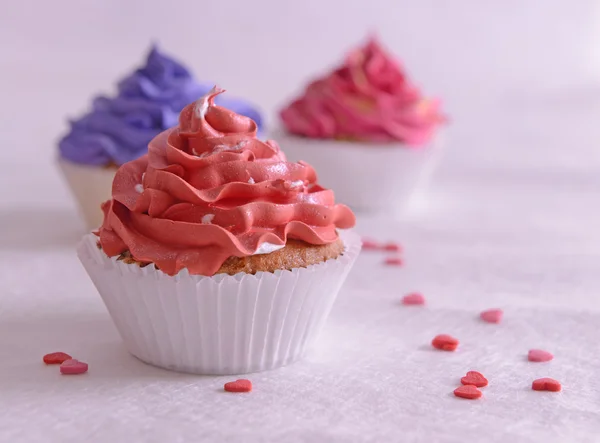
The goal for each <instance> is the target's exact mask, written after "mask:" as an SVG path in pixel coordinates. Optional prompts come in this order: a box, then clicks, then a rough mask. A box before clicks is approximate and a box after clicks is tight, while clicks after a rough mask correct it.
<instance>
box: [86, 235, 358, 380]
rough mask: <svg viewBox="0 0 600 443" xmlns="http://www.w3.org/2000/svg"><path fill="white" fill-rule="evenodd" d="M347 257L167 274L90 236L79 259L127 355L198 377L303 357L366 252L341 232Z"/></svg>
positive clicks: (271, 366)
mask: <svg viewBox="0 0 600 443" xmlns="http://www.w3.org/2000/svg"><path fill="white" fill-rule="evenodd" d="M340 237H341V239H342V241H343V244H344V251H343V254H342V255H340V256H338V257H337V258H335V259H330V260H327V261H324V262H322V263H319V264H316V265H311V266H308V267H306V268H294V269H292V270H277V271H275V272H274V273H270V272H256V273H255V274H254V275H252V274H248V273H242V272H240V273H237V274H235V275H227V274H218V275H215V276H213V277H204V276H199V275H190V274H189V273H188V272H187V270H183V271H181V272H179V273H178V274H177V275H175V276H169V275H166V274H164V273H163V272H161V271H160V270H158V269H156V268H155V267H154V266H144V267H141V266H139V265H138V264H136V263H126V262H125V261H124V260H118V259H117V257H113V258H109V257H108V256H107V255H106V254H105V253H104V252H103V251H102V250H101V249H99V248H98V246H97V241H98V240H97V237H96V236H95V235H93V234H88V235H87V236H85V237H84V239H83V240H82V242H81V244H80V245H79V247H78V255H79V258H80V260H81V262H82V264H83V265H84V267H85V269H86V270H87V272H88V274H89V275H90V277H91V279H92V281H93V282H94V284H95V286H96V288H97V289H98V292H99V293H100V295H101V296H102V299H103V300H104V303H105V304H106V307H107V309H108V311H109V313H110V315H111V317H112V319H113V321H114V323H115V325H116V326H117V329H118V331H119V333H120V334H121V337H122V338H123V340H124V342H125V345H126V347H127V349H128V350H129V352H130V353H131V354H133V355H134V356H135V357H137V358H139V359H140V360H142V361H144V362H146V363H149V364H151V365H154V366H159V367H163V368H166V369H170V370H175V371H180V372H189V373H195V374H213V375H226V374H243V373H249V372H258V371H264V370H268V369H274V368H277V367H280V366H284V365H287V364H289V363H292V362H294V361H296V360H298V359H299V358H300V357H302V356H303V355H304V354H305V352H306V350H307V349H309V348H310V346H311V345H312V344H313V342H314V340H315V338H316V337H317V335H318V333H319V332H320V330H321V328H322V326H323V324H324V323H325V320H326V319H327V316H328V315H329V312H330V310H331V307H332V305H333V303H334V301H335V299H336V297H337V294H338V292H339V289H340V287H341V285H342V283H343V282H344V280H345V278H346V275H347V274H348V272H349V271H350V269H351V267H352V265H353V264H354V261H355V260H356V257H357V256H358V253H359V251H360V247H361V242H360V238H359V237H358V236H357V235H356V234H354V233H352V232H351V231H348V232H341V233H340Z"/></svg>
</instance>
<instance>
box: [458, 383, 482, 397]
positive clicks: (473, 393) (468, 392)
mask: <svg viewBox="0 0 600 443" xmlns="http://www.w3.org/2000/svg"><path fill="white" fill-rule="evenodd" d="M454 395H456V396H457V397H460V398H466V399H468V400H475V399H477V398H479V397H481V396H482V395H483V394H482V392H481V391H480V390H479V389H477V386H473V385H466V386H460V387H458V388H456V389H455V390H454Z"/></svg>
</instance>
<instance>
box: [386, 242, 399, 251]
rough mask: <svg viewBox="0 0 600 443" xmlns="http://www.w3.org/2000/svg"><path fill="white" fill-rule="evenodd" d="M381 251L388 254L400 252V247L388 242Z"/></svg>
mask: <svg viewBox="0 0 600 443" xmlns="http://www.w3.org/2000/svg"><path fill="white" fill-rule="evenodd" d="M383 250H384V251H389V252H400V251H402V246H400V245H399V244H398V243H394V242H389V243H386V244H385V245H383Z"/></svg>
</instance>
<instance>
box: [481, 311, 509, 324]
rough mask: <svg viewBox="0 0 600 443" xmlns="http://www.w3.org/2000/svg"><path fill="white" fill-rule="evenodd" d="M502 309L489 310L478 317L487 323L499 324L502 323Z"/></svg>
mask: <svg viewBox="0 0 600 443" xmlns="http://www.w3.org/2000/svg"><path fill="white" fill-rule="evenodd" d="M503 314H504V312H502V309H489V310H487V311H483V312H482V313H481V314H479V316H480V317H481V319H482V320H483V321H485V322H488V323H500V322H501V321H502V315H503Z"/></svg>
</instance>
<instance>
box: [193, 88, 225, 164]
mask: <svg viewBox="0 0 600 443" xmlns="http://www.w3.org/2000/svg"><path fill="white" fill-rule="evenodd" d="M220 91H221V90H220V89H219V88H217V87H216V86H213V88H212V89H211V90H210V91H208V92H207V93H206V94H205V95H203V96H202V97H200V98H199V99H198V100H197V101H196V105H195V106H194V113H195V114H196V117H198V118H201V119H204V116H205V115H206V113H207V111H208V106H209V103H208V99H209V97H210V96H211V95H214V94H216V93H217V92H220ZM196 155H197V154H196Z"/></svg>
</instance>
